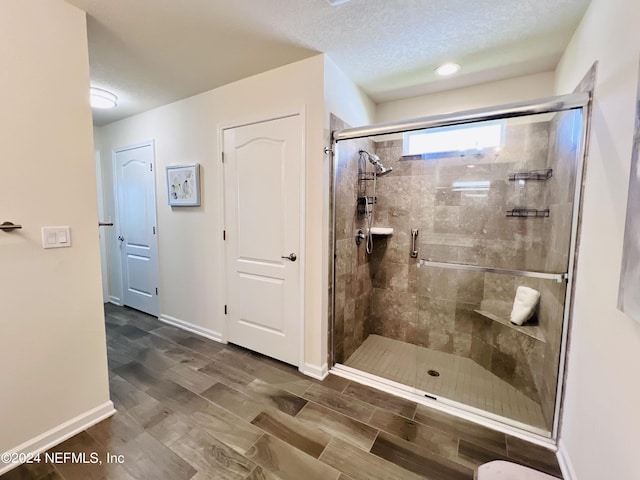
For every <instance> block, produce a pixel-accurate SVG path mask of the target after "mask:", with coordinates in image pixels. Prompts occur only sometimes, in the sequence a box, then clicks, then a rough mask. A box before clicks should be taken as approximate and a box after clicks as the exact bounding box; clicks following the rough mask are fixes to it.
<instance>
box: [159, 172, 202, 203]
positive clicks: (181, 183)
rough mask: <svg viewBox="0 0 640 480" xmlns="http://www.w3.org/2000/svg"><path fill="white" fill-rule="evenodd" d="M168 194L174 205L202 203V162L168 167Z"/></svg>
mask: <svg viewBox="0 0 640 480" xmlns="http://www.w3.org/2000/svg"><path fill="white" fill-rule="evenodd" d="M167 194H168V196H169V205H171V206H172V207H197V206H199V205H200V164H198V163H192V164H189V165H173V166H169V167H167Z"/></svg>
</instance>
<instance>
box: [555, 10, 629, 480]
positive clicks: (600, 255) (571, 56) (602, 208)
mask: <svg viewBox="0 0 640 480" xmlns="http://www.w3.org/2000/svg"><path fill="white" fill-rule="evenodd" d="M638 19H640V2H638V1H637V0H593V2H592V4H591V6H590V8H589V10H588V11H587V14H586V16H585V17H584V19H583V21H582V23H581V25H580V27H579V29H578V30H577V32H576V34H575V35H574V37H573V40H572V42H571V44H570V45H569V48H568V49H567V51H566V52H565V55H564V57H563V59H562V61H561V63H560V65H559V66H558V69H557V83H556V88H557V91H558V93H567V92H570V91H572V90H573V88H575V86H576V85H577V84H578V82H579V81H580V80H581V79H582V77H583V75H584V74H585V73H586V72H587V70H588V69H589V68H590V67H591V65H592V64H593V62H594V61H596V60H598V61H599V64H598V71H597V84H596V89H595V104H594V112H593V120H592V125H591V128H592V130H591V144H590V154H589V158H588V165H587V174H586V184H585V189H584V192H585V193H584V212H583V222H582V239H581V244H580V251H579V259H578V271H577V272H578V273H577V279H576V284H575V287H576V290H575V307H574V315H573V329H572V334H571V337H570V349H569V366H568V378H567V391H566V397H565V404H564V414H563V416H562V428H561V446H562V448H563V450H566V452H567V453H568V455H569V457H570V461H571V463H572V464H573V467H574V469H575V472H576V473H577V478H579V479H580V480H596V479H597V480H601V479H605V478H606V479H609V478H611V479H614V478H615V479H620V480H623V479H624V480H627V479H629V480H631V479H636V478H640V462H638V454H639V448H640V324H638V323H636V322H634V321H632V320H631V319H630V318H629V317H627V316H626V315H624V314H623V313H622V312H620V311H619V310H617V308H616V305H617V296H618V281H619V276H620V262H621V256H622V253H621V250H622V243H623V236H624V221H625V212H626V205H627V186H628V181H629V168H630V163H631V146H632V137H633V127H634V108H635V104H636V91H637V82H638V62H639V59H640V28H638Z"/></svg>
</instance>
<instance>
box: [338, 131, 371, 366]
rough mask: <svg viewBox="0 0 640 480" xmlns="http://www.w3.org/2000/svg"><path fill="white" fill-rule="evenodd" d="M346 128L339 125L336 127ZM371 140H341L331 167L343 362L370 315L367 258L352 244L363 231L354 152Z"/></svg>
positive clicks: (340, 356)
mask: <svg viewBox="0 0 640 480" xmlns="http://www.w3.org/2000/svg"><path fill="white" fill-rule="evenodd" d="M342 128H346V125H344V124H343V125H340V126H339V127H337V129H342ZM372 148H373V142H372V141H371V140H366V139H364V140H353V141H349V142H341V143H340V145H339V147H338V152H337V158H336V161H335V163H334V168H335V176H334V178H335V182H334V188H335V190H336V192H335V200H334V201H335V239H336V242H335V261H334V268H335V308H334V331H333V335H334V358H335V361H336V362H340V363H341V362H344V361H345V360H346V359H347V358H349V356H350V355H351V354H352V353H353V352H355V350H356V349H357V348H358V347H359V346H360V345H361V344H362V342H363V341H364V340H365V339H366V337H367V335H368V334H369V332H367V331H366V328H365V324H366V322H367V318H368V317H369V316H370V315H371V293H372V284H371V271H370V265H371V263H370V257H369V255H367V252H366V245H365V243H364V242H363V243H361V244H360V245H356V242H355V234H356V231H357V230H358V229H363V230H364V231H366V228H367V226H366V223H365V219H364V218H360V217H359V216H358V215H357V209H356V198H357V180H358V156H359V155H358V151H359V150H360V149H364V150H367V151H372Z"/></svg>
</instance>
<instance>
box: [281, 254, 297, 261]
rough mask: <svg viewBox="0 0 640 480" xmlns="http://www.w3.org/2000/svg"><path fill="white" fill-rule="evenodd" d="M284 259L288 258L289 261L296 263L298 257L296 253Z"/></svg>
mask: <svg viewBox="0 0 640 480" xmlns="http://www.w3.org/2000/svg"><path fill="white" fill-rule="evenodd" d="M282 258H286V259H287V260H291V261H292V262H295V261H296V259H297V258H298V257H297V255H296V254H295V253H290V254H289V255H288V256H286V257H285V256H284V255H283V256H282Z"/></svg>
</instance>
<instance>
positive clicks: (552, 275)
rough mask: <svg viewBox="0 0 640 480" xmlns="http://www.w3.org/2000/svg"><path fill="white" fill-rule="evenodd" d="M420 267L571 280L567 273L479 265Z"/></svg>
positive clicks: (428, 262)
mask: <svg viewBox="0 0 640 480" xmlns="http://www.w3.org/2000/svg"><path fill="white" fill-rule="evenodd" d="M420 265H424V266H425V267H438V268H451V269H454V270H467V271H470V272H482V273H497V274H500V275H513V276H516V277H529V278H543V279H545V280H555V281H556V282H558V283H560V282H562V281H564V280H567V279H568V278H569V275H568V274H567V273H545V272H531V271H527V270H508V269H506V268H491V267H481V266H479V265H467V264H466V263H449V262H431V261H429V260H425V259H422V260H420Z"/></svg>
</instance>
